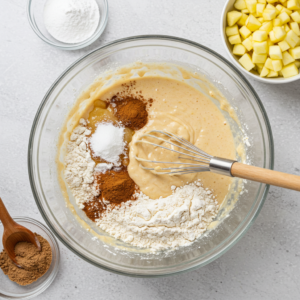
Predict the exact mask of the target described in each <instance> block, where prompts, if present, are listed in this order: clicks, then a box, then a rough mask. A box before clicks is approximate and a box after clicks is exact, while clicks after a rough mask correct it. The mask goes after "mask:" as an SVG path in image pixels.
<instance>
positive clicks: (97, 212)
mask: <svg viewBox="0 0 300 300" xmlns="http://www.w3.org/2000/svg"><path fill="white" fill-rule="evenodd" d="M116 97H117V98H120V99H129V98H130V99H133V100H134V101H141V102H143V103H144V105H145V107H146V109H147V113H148V116H147V122H145V124H143V127H142V128H140V129H136V130H133V129H132V128H129V127H130V126H129V127H128V126H126V124H127V123H126V122H125V121H124V120H120V118H118V111H117V106H116V103H114V99H116ZM99 101H100V102H99ZM99 103H100V106H101V103H102V105H103V107H102V108H101V113H100V115H99V113H98V115H97V111H100V110H99V109H97V107H99ZM220 108H223V109H224V110H226V112H227V115H228V116H229V118H230V116H231V119H236V117H235V114H234V111H233V109H232V108H231V107H230V105H229V104H228V102H227V101H226V99H224V97H223V96H222V95H221V94H220V92H219V91H218V90H217V89H216V88H215V87H214V86H213V85H212V84H211V83H210V82H208V81H207V80H206V79H205V78H203V77H201V76H200V75H199V74H195V73H193V72H190V71H187V70H185V69H183V68H181V67H179V66H175V65H170V64H144V63H136V64H134V65H131V66H126V67H123V68H120V69H118V70H115V71H111V72H108V73H106V74H104V75H103V76H101V77H99V78H98V79H97V80H96V81H95V82H94V83H93V84H92V85H91V86H90V88H89V89H88V90H87V91H85V92H84V93H83V94H82V96H81V97H80V98H79V99H78V101H77V104H76V105H75V107H74V108H73V109H72V111H71V113H70V117H69V119H68V125H69V126H66V129H65V131H64V132H63V136H64V141H68V140H70V143H71V145H69V151H67V152H69V154H67V156H66V157H67V159H66V161H67V163H66V164H64V165H63V168H65V173H64V174H65V179H66V181H67V183H68V185H69V186H70V188H71V191H72V193H73V196H74V197H75V199H76V198H78V199H76V201H77V204H78V205H79V206H80V207H81V208H82V209H85V211H86V212H87V207H88V209H89V212H92V216H93V218H92V217H91V214H90V215H89V214H87V215H88V216H89V217H90V218H91V219H92V220H93V221H95V222H96V223H97V225H98V226H99V227H100V228H101V229H103V230H105V231H107V232H108V233H110V234H111V235H112V236H113V237H115V238H117V239H121V240H123V241H125V242H126V243H130V244H132V245H134V246H138V247H146V248H149V249H151V250H153V251H156V250H164V249H167V248H176V247H178V246H185V245H189V244H190V243H192V242H193V241H194V240H195V239H197V238H198V237H199V236H201V234H203V232H205V231H206V229H207V227H208V226H209V224H210V223H211V222H212V221H213V219H214V218H215V216H216V215H217V213H218V210H219V207H220V206H221V205H222V203H223V202H224V201H226V197H227V196H228V194H230V193H231V192H232V191H231V189H232V182H233V181H232V180H233V179H232V178H230V177H225V176H222V175H218V174H213V173H208V172H206V173H194V174H188V175H180V176H179V175H175V176H168V175H157V174H154V173H152V172H149V171H146V170H143V169H142V168H141V166H140V164H139V162H138V161H137V160H136V159H135V156H136V155H139V156H143V155H149V156H148V157H149V158H151V159H153V160H164V161H170V159H171V160H172V157H170V154H168V156H166V153H165V152H162V151H159V150H158V149H156V150H155V151H152V150H151V149H147V147H148V146H147V145H146V146H145V145H142V146H141V145H140V144H135V141H136V140H137V139H138V138H139V136H140V135H141V134H143V133H144V132H146V131H149V130H152V129H158V130H165V131H168V132H172V133H174V134H176V135H178V136H181V137H183V138H185V139H187V140H188V141H190V142H191V143H193V144H194V145H196V146H197V147H199V148H201V149H203V150H204V151H206V152H208V153H210V154H211V155H214V156H220V157H226V158H230V159H238V157H237V156H238V154H237V151H236V149H237V142H236V141H235V139H234V137H233V133H232V130H231V127H230V125H229V123H228V120H226V119H225V116H224V114H223V113H222V110H221V109H220ZM136 116H137V117H138V114H137V115H136ZM79 120H81V121H79ZM79 123H80V124H79ZM70 124H71V125H72V126H73V128H72V126H70ZM78 124H79V126H78ZM99 124H111V125H110V126H116V127H118V128H119V129H120V130H121V128H124V145H125V146H124V151H123V153H122V155H120V160H119V161H118V162H117V163H115V162H114V163H111V162H109V161H104V160H103V159H101V157H95V153H93V149H91V147H90V141H91V139H93V136H94V135H95V134H96V130H97V128H98V127H99ZM127 125H128V124H127ZM100 126H102V125H100ZM74 127H75V129H74ZM70 128H72V129H71V130H70ZM74 130H75V134H76V136H75V137H74ZM122 130H123V129H122ZM72 132H73V135H72ZM79 132H81V135H80V134H79ZM72 136H73V141H72ZM94 137H95V136H94ZM99 143H100V145H101V141H99ZM77 144H79V145H80V147H81V148H80V150H77V148H76V145H77ZM77 146H78V145H77ZM78 147H79V146H78ZM70 149H71V150H70ZM74 149H75V150H74ZM72 151H73V152H72ZM74 151H75V152H76V151H77V152H78V151H82V153H81V157H85V159H86V165H87V166H89V167H87V171H88V174H89V176H88V178H89V179H88V180H86V178H85V177H84V175H83V174H85V173H86V172H85V170H84V171H83V172H81V174H79V177H78V178H76V177H74V174H73V173H72V172H73V169H74V167H73V166H74V165H73V164H72V162H70V157H71V156H70V153H71V152H72V154H74ZM151 151H152V152H151ZM77 152H76V153H77ZM240 152H242V151H241V146H240ZM174 159H175V158H174ZM81 165H82V164H81ZM70 166H71V167H70ZM118 172H123V173H124V174H125V175H126V174H128V175H129V177H128V176H127V175H126V176H127V177H126V182H127V183H126V184H124V182H125V181H122V180H119V181H118V182H120V184H121V182H123V183H122V184H123V186H122V188H124V189H126V187H127V186H129V185H130V187H131V190H132V194H131V196H130V197H129V196H128V199H127V201H122V202H121V201H119V198H118V199H113V198H109V196H105V197H103V194H104V191H105V192H106V191H107V190H105V186H104V183H105V182H108V181H109V180H108V179H107V178H108V177H107V176H115V177H116V178H117V176H119V175H120V173H118ZM123 173H122V174H123ZM103 174H105V175H103ZM125 175H124V176H125ZM119 177H120V176H119ZM68 178H72V180H69V181H68ZM99 178H100V179H99ZM101 178H105V180H102V182H101V184H102V185H101V188H99V186H98V187H97V184H96V183H97V182H98V181H99V180H100V181H101ZM109 178H112V177H109ZM124 178H125V177H124ZM124 180H125V179H124ZM128 180H132V182H133V183H134V185H135V188H133V185H132V183H130V182H129V181H128ZM74 182H75V183H76V184H75V185H74ZM111 182H114V180H111ZM81 186H82V187H84V189H83V190H85V191H88V192H87V193H86V195H87V197H86V198H84V193H82V190H81ZM102 186H103V188H102ZM101 189H102V192H101ZM109 189H110V191H112V190H113V189H114V187H110V188H109ZM106 194H107V195H108V193H107V192H106ZM77 195H80V199H79V197H76V196H77Z"/></svg>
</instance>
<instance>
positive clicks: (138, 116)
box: [110, 96, 148, 130]
mask: <svg viewBox="0 0 300 300" xmlns="http://www.w3.org/2000/svg"><path fill="white" fill-rule="evenodd" d="M110 103H111V105H112V104H113V105H112V107H113V112H114V114H115V116H116V117H117V118H118V120H119V121H120V122H122V124H123V125H125V126H126V127H128V128H130V129H132V130H139V129H141V128H143V127H144V126H145V125H146V123H147V121H148V112H147V108H146V103H144V102H143V101H142V100H140V99H136V98H132V97H127V98H121V97H117V96H114V97H113V98H112V99H111V101H110Z"/></svg>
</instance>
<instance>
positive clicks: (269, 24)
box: [259, 21, 273, 33]
mask: <svg viewBox="0 0 300 300" xmlns="http://www.w3.org/2000/svg"><path fill="white" fill-rule="evenodd" d="M272 29H273V24H272V22H271V21H268V22H264V23H263V24H262V25H261V27H260V28H259V30H263V31H266V32H268V33H269V32H270V31H272Z"/></svg>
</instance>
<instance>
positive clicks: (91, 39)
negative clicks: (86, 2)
mask: <svg viewBox="0 0 300 300" xmlns="http://www.w3.org/2000/svg"><path fill="white" fill-rule="evenodd" d="M34 1H36V0H27V8H26V14H27V20H28V22H29V24H30V26H31V28H32V30H33V31H34V32H35V34H36V35H37V36H38V37H39V38H40V39H41V40H42V41H44V42H45V43H46V44H48V45H50V46H53V47H55V48H58V49H62V50H79V49H82V48H85V47H87V46H89V45H91V44H92V43H94V42H95V41H96V40H97V39H98V38H99V37H100V36H101V35H102V33H103V32H104V30H105V28H106V25H107V22H108V12H109V9H108V0H102V1H103V3H104V14H103V15H102V16H100V18H103V17H104V23H103V25H102V27H100V30H99V32H98V33H97V34H96V31H97V29H98V28H99V25H98V27H97V29H96V31H95V33H94V34H93V35H92V36H90V37H89V38H88V39H86V40H84V41H82V42H79V43H76V44H67V43H65V45H63V46H62V45H59V44H56V43H55V42H52V41H50V40H49V39H47V38H45V37H44V35H41V34H40V32H39V30H38V29H37V28H36V27H37V26H35V23H34V22H33V20H32V18H31V4H32V3H33V2H34ZM97 5H98V4H97ZM99 22H100V20H99ZM54 39H55V38H54ZM58 42H60V41H58ZM60 43H62V42H60Z"/></svg>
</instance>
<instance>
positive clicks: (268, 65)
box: [265, 58, 274, 71]
mask: <svg viewBox="0 0 300 300" xmlns="http://www.w3.org/2000/svg"><path fill="white" fill-rule="evenodd" d="M265 67H266V68H267V69H269V70H272V71H274V69H273V63H272V59H271V58H267V60H266V62H265Z"/></svg>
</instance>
